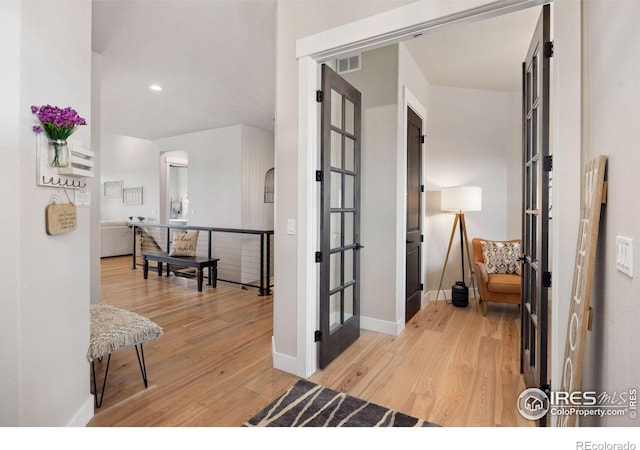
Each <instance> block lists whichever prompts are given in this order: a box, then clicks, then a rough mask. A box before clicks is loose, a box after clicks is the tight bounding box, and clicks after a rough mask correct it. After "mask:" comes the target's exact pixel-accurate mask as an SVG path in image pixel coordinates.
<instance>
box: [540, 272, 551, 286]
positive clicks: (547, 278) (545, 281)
mask: <svg viewBox="0 0 640 450" xmlns="http://www.w3.org/2000/svg"><path fill="white" fill-rule="evenodd" d="M542 286H543V287H546V288H550V287H551V272H543V273H542Z"/></svg>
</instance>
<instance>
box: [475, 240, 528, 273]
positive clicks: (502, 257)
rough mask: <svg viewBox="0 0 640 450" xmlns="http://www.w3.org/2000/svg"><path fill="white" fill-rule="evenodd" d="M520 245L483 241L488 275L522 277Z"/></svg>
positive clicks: (483, 254)
mask: <svg viewBox="0 0 640 450" xmlns="http://www.w3.org/2000/svg"><path fill="white" fill-rule="evenodd" d="M519 257H520V243H519V242H491V241H482V258H483V259H484V263H485V266H486V267H487V273H504V274H515V275H520V261H518V258H519Z"/></svg>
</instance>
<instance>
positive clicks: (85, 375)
mask: <svg viewBox="0 0 640 450" xmlns="http://www.w3.org/2000/svg"><path fill="white" fill-rule="evenodd" d="M64 3H65V4H64V7H61V5H60V3H59V2H55V3H52V2H45V1H34V2H11V1H10V2H1V3H0V23H1V26H0V48H1V49H2V54H3V61H4V62H3V70H2V71H1V72H2V74H1V75H0V78H1V80H2V83H0V98H1V99H2V101H1V103H2V105H3V108H2V113H0V114H2V115H3V116H2V119H3V120H2V121H0V123H2V125H0V126H2V127H3V128H2V136H3V139H2V141H1V142H2V144H0V145H2V146H3V148H2V155H3V164H2V167H1V168H0V170H1V171H2V177H0V178H1V179H2V183H8V185H4V184H3V185H2V190H0V197H2V205H3V214H5V217H7V218H8V220H3V221H2V225H1V226H2V233H3V235H4V236H12V238H10V239H7V240H6V242H5V246H4V250H3V252H2V256H0V263H1V265H2V267H3V270H2V271H1V272H2V274H1V275H0V277H1V278H0V279H1V282H2V286H3V288H2V294H0V295H2V301H1V303H2V308H0V311H1V312H0V314H1V315H0V320H1V324H0V330H2V331H0V337H1V338H0V342H1V344H0V346H1V349H2V358H0V371H1V375H0V378H1V379H2V383H0V398H2V402H1V403H0V425H2V426H54V427H55V426H64V425H81V426H83V425H85V424H86V423H87V422H88V421H89V420H90V418H91V417H92V415H93V398H92V396H91V395H90V393H89V365H88V362H87V359H86V353H87V345H88V342H89V302H90V286H89V281H90V269H89V266H90V245H89V240H90V235H91V233H90V210H89V208H78V226H77V229H76V230H75V231H73V232H70V233H65V234H62V235H56V236H49V235H47V234H46V233H45V224H44V219H43V218H44V214H43V212H44V209H45V207H46V206H47V204H49V203H50V201H51V197H52V195H53V194H55V192H56V191H55V189H52V188H48V187H41V186H37V185H36V183H35V167H36V152H35V136H34V134H33V132H32V130H31V127H32V126H33V124H34V116H33V115H32V114H31V111H30V109H29V107H30V105H42V104H46V103H50V104H53V105H58V106H67V105H70V106H72V107H74V108H75V109H76V110H78V112H79V113H80V115H82V116H83V117H85V118H86V119H87V122H88V123H89V124H91V122H92V117H91V2H89V1H81V2H78V1H70V2H64ZM60 24H73V26H60ZM60 49H65V51H64V58H60V57H59V56H60ZM5 115H6V116H5ZM74 137H76V138H78V139H80V140H81V141H82V142H84V143H85V145H87V146H88V145H90V143H91V139H90V137H91V133H90V129H89V127H82V128H81V129H80V130H79V131H77V132H76V134H75V135H74ZM5 145H7V147H4V146H5ZM90 183H91V184H90V188H91V189H95V188H96V184H94V183H92V182H91V181H90ZM71 195H73V194H71ZM72 198H73V197H72ZM34 280H35V281H36V282H34Z"/></svg>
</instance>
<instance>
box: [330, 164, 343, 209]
mask: <svg viewBox="0 0 640 450" xmlns="http://www.w3.org/2000/svg"><path fill="white" fill-rule="evenodd" d="M331 207H332V208H342V175H341V174H340V173H338V172H331Z"/></svg>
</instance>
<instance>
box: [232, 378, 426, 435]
mask: <svg viewBox="0 0 640 450" xmlns="http://www.w3.org/2000/svg"><path fill="white" fill-rule="evenodd" d="M243 426H245V427H432V426H437V425H434V424H432V423H430V422H426V421H424V420H422V419H417V418H415V417H411V416H408V415H406V414H402V413H399V412H397V411H393V410H390V409H387V408H384V407H382V406H378V405H375V404H373V403H369V402H365V401H364V400H361V399H359V398H356V397H352V396H350V395H347V394H345V393H343V392H336V391H333V390H331V389H328V388H326V387H323V386H320V385H318V384H315V383H312V382H310V381H306V380H300V381H298V382H296V383H295V384H294V385H293V386H291V387H290V388H289V389H288V390H287V391H286V392H285V393H284V394H282V395H281V396H280V397H278V398H277V399H275V400H274V401H273V402H271V404H269V405H268V406H267V407H266V408H265V409H263V410H262V411H260V412H259V413H258V414H256V415H255V416H253V417H252V418H251V419H249V420H248V421H247V422H245V423H244V425H243Z"/></svg>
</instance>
